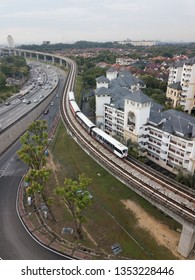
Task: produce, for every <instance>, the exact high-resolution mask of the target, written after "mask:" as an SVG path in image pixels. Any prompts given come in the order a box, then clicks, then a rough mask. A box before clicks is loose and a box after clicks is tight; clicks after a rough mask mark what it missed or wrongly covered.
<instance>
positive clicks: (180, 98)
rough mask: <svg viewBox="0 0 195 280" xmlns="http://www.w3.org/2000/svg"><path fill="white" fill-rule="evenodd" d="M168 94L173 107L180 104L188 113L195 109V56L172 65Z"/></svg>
mask: <svg viewBox="0 0 195 280" xmlns="http://www.w3.org/2000/svg"><path fill="white" fill-rule="evenodd" d="M166 96H167V99H168V100H170V101H171V104H172V106H173V108H175V107H177V106H179V105H180V106H182V108H183V110H184V111H185V112H187V113H188V114H191V113H192V112H194V111H195V57H193V58H190V59H188V60H186V61H183V62H177V63H175V64H174V65H173V66H172V67H170V71H169V79H168V86H167V92H166Z"/></svg>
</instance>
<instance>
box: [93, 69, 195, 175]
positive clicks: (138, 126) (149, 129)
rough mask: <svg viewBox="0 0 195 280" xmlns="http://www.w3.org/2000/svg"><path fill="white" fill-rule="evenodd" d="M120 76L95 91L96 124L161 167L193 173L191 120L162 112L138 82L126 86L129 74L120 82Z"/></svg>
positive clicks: (194, 128) (194, 143) (194, 145)
mask: <svg viewBox="0 0 195 280" xmlns="http://www.w3.org/2000/svg"><path fill="white" fill-rule="evenodd" d="M120 74H121V73H118V76H117V78H115V79H112V80H111V81H110V83H108V80H106V87H97V89H96V90H95V97H96V123H97V125H99V126H100V127H101V128H102V129H103V130H104V131H105V132H107V133H108V134H110V135H112V136H113V137H116V138H117V139H120V140H121V141H122V142H124V143H128V142H129V140H131V142H135V143H138V145H139V148H140V149H141V150H142V153H144V155H145V156H146V157H148V158H149V159H150V160H152V161H153V162H155V163H157V164H158V165H160V166H162V167H163V168H165V169H167V170H169V171H171V172H173V173H177V172H178V169H179V168H182V169H184V170H186V171H187V172H190V173H192V174H193V173H194V171H195V118H194V117H192V116H190V115H188V114H187V113H184V112H179V111H175V110H173V109H171V110H167V111H164V112H163V111H162V109H163V106H161V105H160V104H157V103H156V102H154V101H153V100H152V99H151V98H149V97H148V96H146V95H145V94H144V93H143V92H142V91H141V87H140V88H139V86H138V84H139V85H142V83H141V82H140V83H138V84H137V87H135V88H134V87H132V86H130V84H129V86H126V83H125V82H127V80H128V81H129V80H130V77H131V75H130V76H129V79H127V77H128V75H127V74H126V75H125V77H126V79H124V80H123V82H121V80H120V79H118V78H121V77H122V76H121V75H120ZM96 81H97V85H98V83H99V80H98V79H97V80H96ZM177 83H178V82H177ZM131 85H132V84H131ZM142 86H143V85H142ZM173 90H175V91H176V92H177V91H178V92H179V91H180V90H181V89H180V87H179V86H178V87H175V88H173Z"/></svg>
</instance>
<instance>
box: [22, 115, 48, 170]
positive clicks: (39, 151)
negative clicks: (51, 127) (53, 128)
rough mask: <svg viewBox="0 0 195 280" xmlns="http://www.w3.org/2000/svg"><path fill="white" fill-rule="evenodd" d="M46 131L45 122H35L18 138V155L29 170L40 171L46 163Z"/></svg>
mask: <svg viewBox="0 0 195 280" xmlns="http://www.w3.org/2000/svg"><path fill="white" fill-rule="evenodd" d="M46 130H47V125H46V121H44V120H37V121H35V122H33V123H32V124H30V126H29V128H28V129H27V131H26V133H25V134H24V135H23V136H21V137H20V141H21V143H22V148H21V149H20V150H19V151H18V155H19V157H20V159H21V160H22V161H23V162H25V163H26V164H27V165H28V166H29V167H30V168H31V169H35V170H40V169H41V168H42V167H43V166H44V165H45V163H46V156H45V149H46V146H47V145H48V134H47V132H46Z"/></svg>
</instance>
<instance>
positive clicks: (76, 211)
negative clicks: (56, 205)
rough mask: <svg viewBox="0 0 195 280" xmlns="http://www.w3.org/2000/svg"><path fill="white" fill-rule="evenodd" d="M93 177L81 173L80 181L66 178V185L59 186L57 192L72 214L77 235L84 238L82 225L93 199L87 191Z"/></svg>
mask: <svg viewBox="0 0 195 280" xmlns="http://www.w3.org/2000/svg"><path fill="white" fill-rule="evenodd" d="M90 182H91V179H90V178H87V177H85V175H83V174H82V175H79V179H78V181H76V180H72V179H65V181H64V186H62V187H57V188H56V189H55V193H56V194H57V195H58V196H60V197H61V199H62V201H63V203H64V204H65V205H66V206H67V207H68V209H69V211H70V212H71V214H72V217H73V220H74V224H75V229H76V232H77V235H78V237H79V238H80V239H82V237H83V235H82V225H83V222H84V221H85V216H84V211H85V209H86V208H87V207H88V206H90V205H91V203H92V199H91V195H90V193H89V192H88V191H87V186H88V185H89V184H90Z"/></svg>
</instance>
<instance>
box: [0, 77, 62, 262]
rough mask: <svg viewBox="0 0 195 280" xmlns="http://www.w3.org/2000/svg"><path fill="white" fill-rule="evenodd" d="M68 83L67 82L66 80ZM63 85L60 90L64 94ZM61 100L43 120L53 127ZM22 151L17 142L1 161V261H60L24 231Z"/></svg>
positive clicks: (24, 168)
mask: <svg viewBox="0 0 195 280" xmlns="http://www.w3.org/2000/svg"><path fill="white" fill-rule="evenodd" d="M62 81H63V82H64V79H62ZM62 88H63V85H61V86H60V87H59V89H58V92H57V93H58V94H59V97H60V94H61V93H60V91H62ZM59 100H60V98H57V97H54V105H53V106H50V108H49V113H48V115H43V116H42V117H43V118H44V119H46V120H48V125H49V126H51V125H52V121H53V120H54V118H55V116H56V114H57V113H58V112H59ZM19 148H20V143H19V141H17V142H16V143H15V144H14V145H12V147H10V149H8V150H7V151H6V152H5V153H4V154H3V155H1V157H0V258H2V259H5V260H51V259H53V260H59V259H65V258H64V257H63V256H60V255H58V254H55V253H54V252H52V251H50V250H48V249H46V248H44V247H42V246H41V245H40V244H39V243H37V242H36V241H35V240H34V239H33V238H32V237H31V236H30V235H29V233H28V232H27V231H26V229H25V228H24V227H23V225H22V223H21V221H20V219H19V217H18V215H17V211H16V197H17V190H18V185H19V183H20V181H21V178H22V176H23V174H24V173H25V171H26V169H27V167H26V166H25V164H24V163H23V162H21V161H20V160H19V159H18V157H17V155H16V151H17V150H18V149H19Z"/></svg>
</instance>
